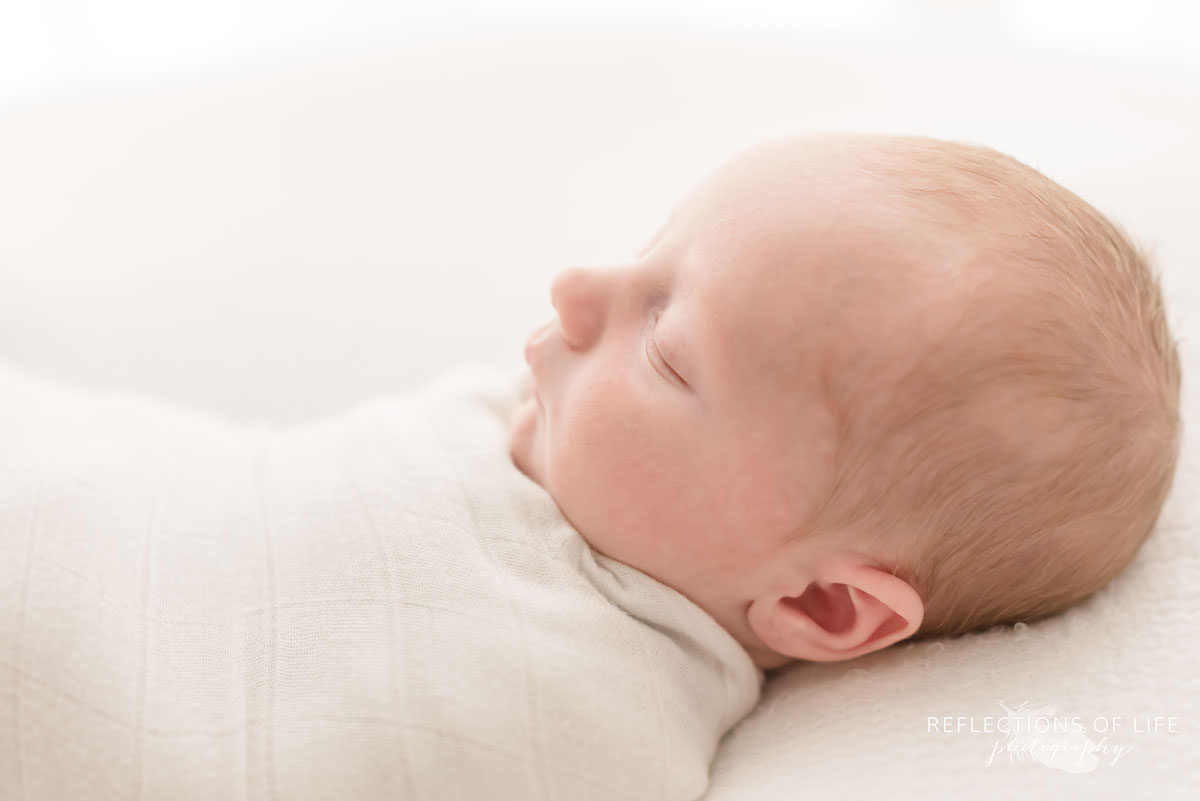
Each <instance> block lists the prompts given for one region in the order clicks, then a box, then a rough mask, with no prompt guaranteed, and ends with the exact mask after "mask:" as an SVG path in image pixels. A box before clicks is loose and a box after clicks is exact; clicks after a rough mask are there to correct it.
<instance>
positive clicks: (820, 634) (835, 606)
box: [746, 561, 925, 662]
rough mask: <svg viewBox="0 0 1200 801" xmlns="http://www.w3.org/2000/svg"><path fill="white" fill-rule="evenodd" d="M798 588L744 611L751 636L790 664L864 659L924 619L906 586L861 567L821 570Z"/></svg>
mask: <svg viewBox="0 0 1200 801" xmlns="http://www.w3.org/2000/svg"><path fill="white" fill-rule="evenodd" d="M798 584H799V586H797V587H796V591H797V592H796V594H795V595H780V594H778V593H767V594H764V595H762V596H760V597H759V598H756V599H755V600H754V601H752V602H751V604H750V608H749V609H748V610H747V612H746V619H747V623H748V624H749V626H750V629H751V631H753V632H754V634H755V636H757V637H758V638H759V639H760V640H762V642H763V644H764V645H766V646H767V647H768V648H770V649H772V650H774V651H777V652H778V653H780V654H783V655H785V656H789V657H792V658H793V659H806V660H809V661H814V662H832V661H836V660H840V659H853V658H854V657H856V656H862V655H863V654H869V653H871V652H872V651H878V650H879V649H880V648H886V647H887V646H889V645H891V644H892V643H894V642H898V641H900V640H903V639H905V638H906V637H909V636H911V635H913V634H915V633H916V631H917V629H918V628H920V626H921V620H922V619H923V618H924V615H925V605H924V604H923V603H922V602H921V596H920V595H918V594H917V591H916V590H914V589H913V587H912V585H911V584H909V583H908V582H907V581H905V580H904V579H902V578H899V577H897V576H895V575H893V574H891V573H889V572H887V571H885V570H881V569H879V568H877V567H874V566H872V565H869V564H865V563H862V562H856V561H848V562H847V561H842V562H839V563H837V564H834V565H832V566H827V567H825V568H823V569H822V570H821V571H820V572H819V574H818V575H817V576H816V577H814V578H811V579H807V584H804V583H803V581H800V582H798Z"/></svg>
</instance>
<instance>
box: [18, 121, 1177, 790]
mask: <svg viewBox="0 0 1200 801" xmlns="http://www.w3.org/2000/svg"><path fill="white" fill-rule="evenodd" d="M551 299H552V302H553V305H554V307H555V310H556V312H557V314H556V316H555V317H554V319H552V320H551V321H550V322H549V323H547V324H546V325H544V326H542V327H541V328H539V329H538V330H537V331H536V332H535V333H534V334H533V335H532V336H531V337H530V338H529V341H528V343H527V345H526V348H525V360H526V362H527V364H528V369H527V370H526V369H524V368H522V369H521V370H520V372H518V373H510V372H505V371H499V370H495V369H477V368H470V369H462V370H459V371H448V373H447V374H446V375H445V376H443V377H441V378H440V379H439V380H437V381H435V382H432V383H431V384H430V385H429V386H428V387H426V388H424V389H423V390H421V391H419V392H416V393H412V394H411V395H406V396H399V397H390V398H379V399H375V400H372V401H369V402H364V403H362V404H359V405H357V406H355V407H353V408H351V409H348V410H346V411H345V412H343V413H341V414H339V415H337V416H333V417H330V418H326V419H322V420H316V421H312V422H310V423H306V424H303V425H298V426H292V427H287V428H279V427H273V426H269V425H254V426H241V425H235V424H232V423H230V422H228V421H225V420H221V419H219V418H216V417H214V416H211V415H207V414H205V413H202V412H196V411H193V410H187V409H182V408H179V407H173V406H170V405H167V404H163V403H160V402H157V401H154V400H153V399H148V398H144V397H141V396H134V395H130V394H123V393H119V392H96V391H80V390H76V389H73V388H67V387H62V386H57V385H53V384H50V383H48V382H43V381H40V380H38V379H35V378H33V377H31V376H24V375H21V374H18V373H16V372H12V371H8V370H6V369H4V368H3V365H0V610H7V612H6V616H5V617H4V618H3V619H0V695H3V696H4V697H6V698H10V699H11V702H10V703H6V704H5V705H4V706H3V707H2V711H0V798H7V797H14V798H20V797H31V798H54V799H59V801H69V800H70V799H85V798H86V799H92V798H95V797H98V796H103V797H105V798H113V799H125V798H130V799H133V798H138V799H149V800H153V799H171V800H172V801H192V800H193V799H195V800H196V801H199V799H205V800H207V799H212V798H245V799H256V798H287V799H292V801H301V800H302V799H318V798H320V799H325V798H337V799H339V801H347V800H349V799H377V798H385V797H386V798H403V799H421V801H430V800H432V799H447V800H449V799H454V801H468V800H469V799H488V801H498V799H508V798H511V799H529V798H543V799H560V798H561V799H571V801H585V800H586V799H593V798H594V799H604V801H616V799H672V800H674V799H679V801H685V800H687V799H695V798H698V797H700V796H701V795H702V794H703V793H704V791H705V788H706V786H707V782H708V766H709V762H710V760H711V758H712V756H713V753H714V751H715V749H716V747H717V744H718V742H719V741H720V739H721V737H722V736H723V735H724V734H725V733H726V732H728V731H729V730H730V729H731V728H732V727H733V726H734V725H735V724H736V723H737V722H738V721H739V720H740V719H742V718H743V717H745V715H746V714H748V713H749V712H750V710H751V709H752V708H753V706H754V704H755V703H756V702H757V700H758V697H759V693H760V690H761V683H762V681H763V679H764V671H766V670H770V669H774V668H778V667H780V666H782V665H785V664H787V663H789V662H791V661H793V660H842V659H851V658H854V657H857V656H861V655H864V654H867V653H870V652H872V651H875V650H878V649H881V648H884V647H887V646H889V645H891V644H893V643H896V642H899V641H901V640H905V639H907V638H910V637H913V636H939V635H953V634H956V633H960V632H965V631H969V630H973V629H977V628H980V627H983V626H990V625H993V624H997V623H1008V622H1014V621H1021V620H1035V619H1037V618H1040V617H1043V616H1045V615H1048V614H1051V613H1054V612H1056V611H1059V610H1061V609H1064V608H1066V607H1068V606H1070V605H1071V604H1073V603H1075V602H1077V601H1079V600H1080V599H1082V598H1084V597H1086V596H1087V595H1088V594H1090V593H1092V592H1094V591H1095V590H1097V589H1098V588H1100V587H1101V586H1103V585H1104V584H1105V583H1106V582H1107V581H1108V580H1109V579H1110V578H1111V577H1112V576H1113V575H1115V574H1116V573H1117V572H1119V571H1120V570H1121V569H1122V568H1123V567H1124V565H1125V564H1127V563H1128V562H1129V560H1130V559H1131V558H1132V557H1133V555H1134V553H1135V552H1136V551H1137V549H1138V547H1139V546H1140V544H1141V543H1142V541H1143V540H1144V539H1145V538H1146V536H1147V535H1148V534H1149V532H1150V530H1151V529H1152V527H1153V525H1154V523H1155V520H1156V518H1157V516H1158V513H1159V510H1160V508H1161V507H1162V504H1163V501H1164V498H1165V495H1166V493H1167V492H1168V490H1169V488H1170V484H1171V480H1172V476H1173V472H1174V467H1175V460H1176V454H1177V450H1178V442H1179V429H1180V422H1179V416H1178V408H1177V407H1178V395H1179V382H1180V376H1179V366H1178V358H1177V356H1176V352H1175V346H1174V343H1173V341H1172V339H1171V337H1170V333H1169V331H1168V328H1167V324H1166V320H1165V315H1164V309H1163V303H1162V297H1161V293H1160V290H1159V288H1158V285H1157V283H1156V281H1155V279H1154V277H1153V275H1152V273H1151V272H1150V270H1149V268H1148V266H1147V264H1146V262H1145V260H1144V259H1143V258H1142V257H1141V256H1140V255H1139V253H1138V251H1137V250H1136V248H1134V247H1133V246H1132V245H1131V244H1130V243H1129V242H1128V241H1127V240H1126V238H1125V237H1124V236H1123V235H1122V234H1121V233H1120V232H1119V230H1118V229H1117V228H1115V227H1114V226H1113V225H1112V224H1111V223H1109V222H1108V221H1107V220H1105V218H1104V217H1103V216H1101V215H1100V214H1099V213H1098V212H1096V211H1095V210H1094V209H1092V208H1091V207H1090V206H1088V205H1087V204H1086V203H1084V202H1083V201H1082V200H1080V199H1079V198H1077V197H1076V196H1074V195H1072V194H1071V193H1069V192H1067V191H1066V190H1065V189H1062V188H1061V187H1059V186H1057V185H1056V184H1054V183H1053V182H1051V181H1050V180H1049V179H1047V178H1045V177H1044V176H1042V175H1041V174H1039V173H1037V172H1036V171H1034V170H1032V169H1031V168H1029V167H1026V166H1024V165H1022V164H1020V163H1018V162H1016V161H1014V160H1012V159H1010V158H1008V157H1005V156H1002V155H1000V154H998V153H996V152H994V151H991V150H988V149H986V148H981V147H974V146H967V145H960V144H956V143H950V142H941V141H936V140H931V139H921V138H903V137H882V136H861V135H822V136H811V137H788V138H779V139H774V140H770V141H768V142H765V143H763V144H761V145H758V146H756V147H753V148H751V149H749V150H747V151H744V152H743V153H741V154H739V155H738V156H736V157H735V158H734V159H732V160H731V161H729V162H728V163H727V164H725V165H724V166H722V167H721V168H720V169H719V170H717V171H716V172H715V173H713V174H712V175H711V176H710V177H709V178H707V179H706V180H705V181H703V182H702V183H700V184H699V185H698V186H697V187H696V188H695V189H694V190H693V191H692V192H691V193H690V194H689V195H688V196H687V197H686V198H684V199H683V201H682V202H680V203H679V204H678V205H677V207H676V208H675V210H674V212H673V213H672V215H671V217H670V219H669V220H668V222H667V224H666V225H665V226H664V227H663V228H662V230H661V231H659V233H658V234H657V236H655V237H654V239H653V240H652V241H651V242H650V243H649V244H648V245H647V246H646V248H645V249H644V250H643V251H642V252H641V253H640V254H638V256H637V257H636V258H635V259H633V260H631V261H630V262H629V263H627V264H622V265H612V266H609V267H606V268H603V269H571V270H567V271H566V272H564V273H562V274H561V275H559V276H558V277H557V279H556V280H555V281H554V283H553V285H552V288H551Z"/></svg>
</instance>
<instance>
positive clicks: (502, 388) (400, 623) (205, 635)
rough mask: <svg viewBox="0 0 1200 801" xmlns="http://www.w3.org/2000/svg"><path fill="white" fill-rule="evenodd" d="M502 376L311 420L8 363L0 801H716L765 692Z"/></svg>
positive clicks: (474, 374)
mask: <svg viewBox="0 0 1200 801" xmlns="http://www.w3.org/2000/svg"><path fill="white" fill-rule="evenodd" d="M525 386H526V384H525V382H524V380H523V379H522V377H520V376H518V375H517V374H515V373H510V372H503V371H497V370H493V369H488V368H482V367H469V368H460V369H458V370H455V371H452V372H448V373H446V374H444V375H443V376H442V377H441V378H440V379H439V380H437V381H436V382H434V383H432V384H431V385H429V386H428V387H426V388H425V389H424V390H422V391H421V392H418V393H414V394H412V395H407V396H402V397H397V398H387V399H379V400H375V401H371V402H368V403H364V404H361V405H358V406H355V407H353V408H352V409H350V410H347V411H346V412H344V413H342V414H340V415H337V416H335V417H332V418H329V419H326V420H322V421H318V422H314V423H310V424H306V425H302V426H296V427H290V428H273V427H269V426H261V425H260V426H243V425H235V424H232V423H229V422H226V421H224V420H221V419H218V418H216V417H213V416H209V415H207V414H203V413H200V412H195V411H191V410H187V409H182V408H176V407H172V406H169V405H167V404H165V403H161V402H158V401H154V400H151V399H149V398H145V397H142V396H139V395H135V394H130V393H121V392H100V391H94V390H88V391H85V390H80V389H74V388H69V387H65V386H60V385H57V384H53V383H50V382H46V381H42V380H39V379H36V378H33V377H31V376H27V375H24V374H21V373H18V372H15V371H12V370H9V369H7V368H4V367H2V366H0V798H2V799H6V800H7V799H11V800H12V801H22V800H24V799H28V800H29V801H74V800H75V799H80V800H82V799H87V801H102V800H103V799H120V800H121V801H124V799H130V800H132V799H141V800H142V801H160V800H161V801H218V800H220V801H250V800H251V799H278V800H279V801H308V800H309V799H328V800H329V801H353V800H354V799H371V800H372V801H381V800H382V799H413V800H414V801H436V800H437V799H454V800H455V801H470V800H471V799H488V801H501V800H502V799H520V801H536V800H537V799H545V800H547V801H549V800H553V799H563V800H564V801H586V799H604V801H619V800H620V799H679V800H680V801H684V800H689V801H690V799H695V798H697V797H699V796H700V795H702V794H703V793H704V791H705V788H706V786H707V781H708V767H709V760H710V758H711V757H712V755H713V752H714V750H715V748H716V746H717V742H718V740H719V739H720V738H721V736H722V735H723V734H724V733H725V732H726V731H727V730H728V729H729V728H730V727H731V726H732V725H733V724H735V723H736V722H737V721H738V720H739V719H741V718H742V717H743V716H744V715H745V714H746V713H748V712H749V711H750V709H751V708H752V707H753V705H754V703H755V702H756V701H757V698H758V693H759V690H760V686H761V681H762V674H761V673H760V672H759V671H758V670H757V669H756V668H755V667H754V665H753V664H752V663H751V661H750V660H749V658H748V657H747V655H746V654H745V652H744V651H743V650H742V649H741V647H740V646H739V645H738V644H737V643H736V642H735V641H734V640H733V638H732V637H731V636H730V635H729V634H728V633H727V632H726V631H725V630H724V629H722V628H721V627H720V626H719V625H718V624H717V623H716V621H714V620H713V619H712V618H711V617H709V616H708V615H707V614H706V613H705V612H704V611H703V610H701V609H700V608H699V607H697V606H696V605H694V604H693V603H691V602H690V601H689V600H688V599H686V598H685V597H683V596H682V595H680V594H679V593H677V592H675V591H674V590H672V589H670V588H669V587H666V586H665V585H663V584H661V583H659V582H657V581H655V580H654V579H652V578H650V577H649V576H646V575H645V574H643V573H641V572H639V571H637V570H635V569H633V568H631V567H629V566H626V565H623V564H621V563H619V562H616V561H613V560H611V559H608V558H607V557H605V556H603V555H602V554H599V553H597V552H595V551H593V550H591V549H590V548H589V547H588V545H587V544H586V542H585V541H584V540H583V539H581V537H580V536H579V534H578V532H576V531H575V530H574V529H573V528H572V527H571V526H570V524H569V523H567V521H566V520H565V519H564V518H563V517H562V515H561V513H560V512H559V510H558V509H557V507H556V506H555V505H554V502H553V500H552V499H551V498H550V496H549V495H548V494H547V493H546V492H545V491H544V490H543V489H542V488H541V487H539V486H537V485H536V484H534V483H533V482H531V481H530V480H529V479H527V478H526V477H525V476H524V475H522V474H521V473H520V472H519V471H518V470H517V469H516V468H515V467H514V466H513V465H512V463H511V461H510V459H509V458H508V450H507V431H506V420H507V416H508V412H509V410H510V409H511V408H512V406H513V405H514V404H515V403H516V402H517V400H518V397H519V395H520V393H521V392H522V391H523V387H525Z"/></svg>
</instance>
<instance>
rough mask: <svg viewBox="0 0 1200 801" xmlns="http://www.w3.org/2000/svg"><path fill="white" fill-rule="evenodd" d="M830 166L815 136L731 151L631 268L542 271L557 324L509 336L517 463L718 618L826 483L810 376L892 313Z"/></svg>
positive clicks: (886, 257) (614, 544) (632, 557)
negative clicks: (520, 364)
mask: <svg viewBox="0 0 1200 801" xmlns="http://www.w3.org/2000/svg"><path fill="white" fill-rule="evenodd" d="M784 159H786V160H787V161H788V166H787V167H786V168H781V164H782V161H783V160H784ZM830 161H831V159H829V158H828V157H827V156H826V155H825V154H824V153H823V148H822V146H821V144H820V141H814V143H813V144H812V145H811V147H805V148H801V150H800V152H797V151H796V150H795V149H785V150H781V151H777V150H774V149H771V148H769V147H768V148H765V149H764V148H762V147H761V146H760V148H759V149H756V150H752V151H749V152H748V153H747V154H746V155H743V156H741V157H739V158H736V159H734V160H733V161H732V162H730V163H728V164H727V165H725V166H724V167H723V168H722V169H721V170H719V171H718V172H717V173H715V174H714V175H713V176H712V177H710V178H709V179H708V180H707V181H705V182H704V183H702V184H701V185H700V186H698V187H697V188H696V189H695V190H694V191H693V193H692V194H691V195H690V196H689V197H688V198H686V199H685V200H684V201H683V202H682V203H680V204H679V206H678V207H677V208H676V209H675V212H674V213H673V215H672V217H671V219H670V221H669V222H668V224H667V225H666V226H665V227H664V228H663V229H662V230H661V231H660V232H659V234H658V235H657V236H656V237H655V239H654V240H653V241H652V242H651V243H650V244H649V245H648V246H647V247H646V249H645V250H644V251H643V252H642V254H641V255H640V256H639V257H638V259H637V260H635V261H633V262H631V263H628V264H621V265H614V266H611V267H605V268H603V269H570V270H567V271H566V272H564V273H562V274H561V275H559V276H557V278H556V279H555V280H554V282H553V284H552V287H551V299H552V303H553V305H554V307H555V309H556V311H557V316H556V317H555V318H554V319H553V320H551V321H550V322H549V323H547V324H546V325H544V326H542V327H541V328H540V329H538V330H537V331H535V332H534V333H533V335H532V336H531V337H530V339H529V341H528V343H527V344H526V347H525V358H526V361H527V362H528V363H529V367H530V370H531V372H532V377H533V386H534V394H533V396H532V397H531V398H530V399H528V400H527V401H525V402H523V403H521V404H520V405H519V406H518V407H517V408H516V409H515V410H514V412H513V415H512V418H511V420H510V427H511V436H510V449H511V453H512V457H513V460H514V462H515V464H516V465H517V466H518V467H519V468H520V469H521V470H522V471H523V472H524V473H525V474H527V475H528V476H529V477H530V478H532V479H533V480H534V481H536V482H538V483H539V484H541V485H542V486H543V487H544V488H545V489H546V490H548V491H549V493H550V495H551V496H552V497H553V498H554V500H555V502H556V503H557V504H558V506H559V508H560V509H561V511H562V512H563V514H564V516H565V517H566V518H567V519H568V520H569V521H570V522H571V524H572V525H573V526H574V527H575V528H576V529H578V531H579V532H580V534H581V535H582V536H583V537H584V538H585V539H586V540H587V541H588V542H589V544H590V545H591V546H592V547H593V548H595V549H596V550H598V551H600V552H602V553H604V554H606V555H608V556H610V557H613V558H615V559H617V560H619V561H622V562H625V563H627V564H630V565H632V566H634V567H636V568H638V569H640V570H642V571H643V572H645V573H648V574H649V575H651V576H654V577H655V578H657V579H658V580H660V581H662V582H663V583H665V584H667V585H669V586H672V587H674V588H675V589H676V590H678V591H680V592H682V593H683V594H684V595H687V596H688V597H689V598H691V599H692V600H693V601H695V602H696V603H698V604H700V605H701V606H702V607H703V608H705V609H707V610H708V611H709V612H710V613H711V614H713V616H714V617H716V618H717V619H718V620H719V621H722V622H726V623H728V624H729V625H727V628H729V627H730V625H733V617H732V616H731V615H729V616H726V617H727V620H722V617H723V613H722V612H721V611H720V610H721V609H722V608H723V606H724V605H728V604H729V603H731V602H733V601H734V596H735V594H736V593H737V592H740V591H741V590H740V589H739V587H738V586H737V584H738V577H739V575H742V574H744V573H745V571H747V570H749V569H750V567H751V565H753V564H755V563H757V562H758V561H759V560H762V559H764V558H766V557H767V555H768V554H769V553H770V551H771V549H773V548H774V547H776V546H777V545H778V544H779V543H781V542H782V541H783V540H784V539H786V538H787V537H788V536H789V534H791V533H792V532H793V531H794V530H795V529H796V528H797V526H799V525H801V524H802V523H803V522H804V520H805V519H806V518H807V517H808V516H809V515H811V514H813V513H814V512H815V511H816V508H817V506H818V505H819V504H820V502H821V500H822V499H824V498H825V497H826V495H827V493H828V491H829V490H830V483H831V480H832V476H833V458H834V446H835V437H836V428H835V420H834V417H833V413H834V412H833V410H831V409H830V408H829V405H828V402H827V398H826V394H825V392H824V391H823V386H822V375H823V373H824V371H828V370H836V369H839V366H838V358H837V356H838V354H839V353H843V352H846V351H853V350H854V349H855V347H857V346H856V345H855V344H854V343H857V342H860V341H862V337H863V332H864V329H871V328H873V326H872V325H871V324H875V323H881V324H884V325H886V324H887V320H888V317H889V312H888V306H891V305H895V306H896V307H899V306H902V305H904V304H903V300H902V298H901V297H900V295H901V293H902V289H901V288H900V286H899V285H893V284H894V282H889V281H886V280H885V281H882V282H881V281H878V280H874V279H872V280H870V281H869V282H868V281H866V280H864V275H866V274H867V272H868V271H877V270H881V269H885V268H886V265H888V264H892V263H894V261H895V260H894V259H892V258H891V256H890V254H888V253H884V252H881V248H879V247H876V246H875V245H872V244H871V243H870V242H869V241H866V240H869V239H870V237H865V238H864V237H857V236H854V235H853V232H851V231H838V230H831V228H832V227H831V226H830V225H829V219H830V217H829V215H828V214H827V213H826V212H827V210H828V209H829V208H830V207H831V205H832V203H833V200H834V198H835V197H840V198H843V199H846V198H849V197H850V196H851V195H852V194H853V192H854V191H855V190H853V189H848V188H847V187H846V185H845V184H846V181H843V180H842V179H843V176H842V175H841V174H840V173H839V171H838V169H837V168H835V167H833V166H831V165H830V163H829V162H830ZM855 202H857V200H856V201H855ZM868 268H869V269H868ZM868 284H869V285H870V289H868V288H867V285H868ZM880 287H884V288H885V291H883V292H880V291H879V290H880ZM885 300H886V303H884V302H881V301H885Z"/></svg>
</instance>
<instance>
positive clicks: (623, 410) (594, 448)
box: [554, 381, 670, 566]
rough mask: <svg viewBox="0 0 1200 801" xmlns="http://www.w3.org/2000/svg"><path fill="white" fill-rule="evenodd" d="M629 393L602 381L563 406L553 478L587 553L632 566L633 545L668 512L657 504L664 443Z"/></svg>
mask: <svg viewBox="0 0 1200 801" xmlns="http://www.w3.org/2000/svg"><path fill="white" fill-rule="evenodd" d="M635 389H636V388H633V387H628V386H622V385H621V384H620V383H619V382H617V381H606V382H604V383H599V384H597V385H595V386H594V387H593V388H592V391H591V392H589V393H588V394H587V396H586V400H583V401H581V402H579V403H575V404H572V405H571V407H570V411H569V413H568V414H567V416H566V417H565V419H564V420H563V423H564V432H563V433H564V434H565V435H566V437H565V439H564V440H562V441H563V442H565V443H566V447H565V449H563V450H561V451H560V452H559V453H558V454H557V456H558V460H557V464H556V465H555V476H554V478H555V483H556V485H557V487H556V488H557V491H558V496H559V497H558V498H557V500H558V501H559V505H560V506H561V507H562V508H563V512H564V514H566V516H567V519H568V520H570V521H571V523H572V524H573V525H574V526H575V527H576V528H577V529H579V531H580V533H581V534H583V535H584V537H585V539H587V540H588V542H589V543H590V544H591V545H592V547H594V548H596V549H597V550H599V551H601V552H603V553H605V554H608V555H609V556H612V557H613V558H615V559H620V560H621V561H625V562H628V563H630V564H633V565H634V566H640V565H639V564H638V563H639V562H640V561H641V560H640V559H639V549H640V547H641V546H640V545H639V543H640V542H641V541H644V539H645V538H646V536H647V532H648V531H652V530H654V529H655V527H657V526H659V525H661V524H662V522H663V521H664V520H665V519H666V518H667V516H668V515H669V512H670V510H669V508H666V507H664V505H663V503H662V502H661V497H662V492H661V490H662V487H661V480H662V479H661V477H662V475H663V463H662V459H663V458H664V456H665V454H664V450H665V446H666V443H664V442H663V440H662V431H661V430H660V429H657V428H656V427H655V426H654V425H651V421H650V420H648V419H647V418H646V416H645V414H644V410H642V409H641V408H640V407H639V406H638V404H636V403H635V402H633V401H634V400H635V398H634V397H633V396H632V395H631V393H632V392H633V391H635Z"/></svg>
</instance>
